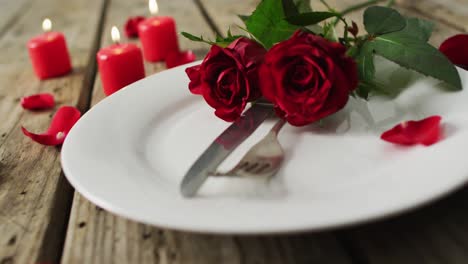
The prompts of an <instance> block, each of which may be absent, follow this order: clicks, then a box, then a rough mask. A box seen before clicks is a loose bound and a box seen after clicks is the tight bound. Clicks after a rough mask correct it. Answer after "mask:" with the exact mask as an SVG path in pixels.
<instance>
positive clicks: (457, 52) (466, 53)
mask: <svg viewBox="0 0 468 264" xmlns="http://www.w3.org/2000/svg"><path fill="white" fill-rule="evenodd" d="M439 50H440V52H442V53H444V54H445V56H447V58H448V59H449V60H450V61H451V62H452V63H453V64H456V65H458V66H460V67H462V68H463V69H465V70H468V34H459V35H455V36H453V37H450V38H448V39H447V40H445V41H444V42H443V43H442V45H440V48H439Z"/></svg>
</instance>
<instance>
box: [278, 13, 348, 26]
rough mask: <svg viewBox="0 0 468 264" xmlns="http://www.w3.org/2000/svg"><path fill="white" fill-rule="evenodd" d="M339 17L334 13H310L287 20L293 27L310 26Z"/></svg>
mask: <svg viewBox="0 0 468 264" xmlns="http://www.w3.org/2000/svg"><path fill="white" fill-rule="evenodd" d="M338 16H340V15H339V14H338V13H333V12H309V13H303V14H299V15H296V16H291V17H287V18H286V20H287V21H288V22H289V23H291V24H293V25H298V26H309V25H314V24H317V23H319V22H322V21H324V20H326V19H328V18H331V17H338Z"/></svg>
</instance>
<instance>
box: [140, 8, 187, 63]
mask: <svg viewBox="0 0 468 264" xmlns="http://www.w3.org/2000/svg"><path fill="white" fill-rule="evenodd" d="M149 9H150V12H151V14H152V15H153V17H150V18H148V19H146V20H144V21H143V22H141V23H140V24H139V25H138V36H139V37H140V41H141V45H142V46H143V54H144V56H145V59H146V60H147V61H151V62H155V61H163V60H165V59H166V57H167V55H168V54H169V53H172V52H178V51H179V44H178V40H177V33H176V26H175V21H174V19H173V18H172V17H168V16H155V15H156V14H157V13H158V11H159V9H158V4H157V2H156V0H149Z"/></svg>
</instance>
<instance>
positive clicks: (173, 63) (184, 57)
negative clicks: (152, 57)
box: [166, 50, 197, 69]
mask: <svg viewBox="0 0 468 264" xmlns="http://www.w3.org/2000/svg"><path fill="white" fill-rule="evenodd" d="M196 58H197V57H196V56H195V54H193V52H192V51H191V50H189V51H183V52H180V51H179V52H172V53H169V54H168V55H167V57H166V67H167V68H168V69H170V68H174V67H177V66H180V65H184V64H187V63H190V62H194V61H195V60H196Z"/></svg>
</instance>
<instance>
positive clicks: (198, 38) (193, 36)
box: [181, 32, 206, 42]
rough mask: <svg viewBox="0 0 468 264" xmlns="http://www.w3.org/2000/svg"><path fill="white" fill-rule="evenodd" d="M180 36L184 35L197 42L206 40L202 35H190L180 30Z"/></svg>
mask: <svg viewBox="0 0 468 264" xmlns="http://www.w3.org/2000/svg"><path fill="white" fill-rule="evenodd" d="M181 34H182V36H184V37H186V38H187V39H189V40H191V41H197V42H206V41H205V40H204V39H203V37H197V36H195V35H192V34H190V33H188V32H181Z"/></svg>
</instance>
